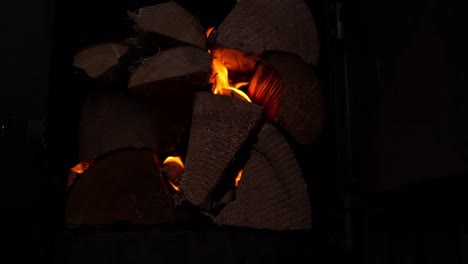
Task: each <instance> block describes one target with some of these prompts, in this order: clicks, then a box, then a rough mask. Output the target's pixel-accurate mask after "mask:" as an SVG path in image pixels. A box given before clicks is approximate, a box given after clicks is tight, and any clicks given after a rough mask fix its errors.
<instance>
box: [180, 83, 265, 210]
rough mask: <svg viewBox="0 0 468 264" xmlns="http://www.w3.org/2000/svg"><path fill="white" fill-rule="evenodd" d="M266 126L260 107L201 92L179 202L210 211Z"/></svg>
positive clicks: (193, 118)
mask: <svg viewBox="0 0 468 264" xmlns="http://www.w3.org/2000/svg"><path fill="white" fill-rule="evenodd" d="M262 123H263V120H262V108H261V107H260V106H258V105H255V104H251V103H248V102H245V101H243V100H240V99H237V98H235V97H230V96H222V95H215V94H212V93H209V92H198V93H197V94H196V96H195V101H194V107H193V116H192V126H191V128H190V138H189V143H188V150H187V156H186V160H185V174H184V176H183V177H182V180H181V184H180V192H179V193H178V195H177V196H178V197H177V198H176V199H177V200H178V203H179V204H183V203H184V202H188V203H189V204H191V205H194V206H196V207H199V208H201V209H202V210H206V211H208V210H210V207H211V204H210V203H211V201H210V200H211V198H212V195H213V193H214V192H215V191H216V189H217V188H221V187H220V186H221V185H222V183H223V181H225V180H228V179H229V178H230V175H229V174H230V173H231V172H232V167H234V166H235V163H236V162H237V161H240V160H242V155H246V154H247V155H248V151H247V152H246V151H245V150H246V149H247V150H248V149H249V147H251V146H249V145H250V144H253V143H252V139H255V137H256V135H257V133H258V132H259V130H260V128H261V124H262ZM234 176H235V175H234Z"/></svg>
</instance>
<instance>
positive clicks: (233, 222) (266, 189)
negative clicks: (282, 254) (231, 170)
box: [214, 123, 312, 230]
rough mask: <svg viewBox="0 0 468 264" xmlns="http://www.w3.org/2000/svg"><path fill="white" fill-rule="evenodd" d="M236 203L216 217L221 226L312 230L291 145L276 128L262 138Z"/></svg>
mask: <svg viewBox="0 0 468 264" xmlns="http://www.w3.org/2000/svg"><path fill="white" fill-rule="evenodd" d="M236 192H237V193H236V199H235V200H234V201H232V202H230V203H227V204H226V206H225V207H224V209H222V210H221V212H220V213H219V214H218V215H217V216H215V217H214V222H215V223H217V224H219V225H230V226H240V227H249V228H257V229H271V230H293V229H310V228H311V223H312V215H311V207H310V200H309V199H310V198H309V193H308V189H307V186H306V183H305V179H304V176H303V174H302V171H301V169H300V167H299V164H298V162H297V160H296V158H295V156H294V153H293V152H292V150H291V148H290V146H289V144H288V143H287V141H286V140H285V138H284V137H283V135H282V134H281V132H279V131H278V130H277V129H276V128H275V127H274V126H273V125H271V124H270V123H266V124H265V125H264V126H263V128H262V131H261V132H260V134H259V135H258V143H257V144H256V145H254V148H253V151H252V155H251V158H250V159H249V160H248V161H247V164H246V165H245V167H244V169H243V174H242V178H241V180H240V182H239V187H238V188H237V190H236Z"/></svg>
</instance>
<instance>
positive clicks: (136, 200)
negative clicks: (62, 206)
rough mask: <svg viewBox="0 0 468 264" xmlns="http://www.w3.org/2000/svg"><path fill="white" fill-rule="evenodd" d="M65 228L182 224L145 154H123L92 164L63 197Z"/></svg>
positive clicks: (183, 217)
mask: <svg viewBox="0 0 468 264" xmlns="http://www.w3.org/2000/svg"><path fill="white" fill-rule="evenodd" d="M65 211H66V213H65V223H66V224H67V225H107V224H119V223H126V224H167V223H177V222H182V221H186V220H187V219H188V218H189V215H188V214H187V213H186V212H183V211H181V210H179V209H176V208H175V206H174V203H173V200H172V197H171V195H170V192H169V190H168V188H167V186H166V184H165V182H164V180H163V179H162V177H161V176H160V174H159V167H158V164H156V162H155V160H154V158H153V152H151V151H148V150H137V149H134V150H125V151H119V152H116V153H113V154H112V155H108V156H106V157H103V158H102V159H100V160H96V161H95V162H94V164H93V165H91V166H90V167H89V168H88V169H87V170H86V171H85V172H84V173H83V174H82V175H81V176H80V177H79V178H78V179H77V180H76V181H75V182H74V184H73V185H72V187H71V189H70V191H69V192H68V193H67V199H66V210H65Z"/></svg>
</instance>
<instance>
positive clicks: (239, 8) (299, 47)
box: [216, 0, 319, 64]
mask: <svg viewBox="0 0 468 264" xmlns="http://www.w3.org/2000/svg"><path fill="white" fill-rule="evenodd" d="M216 44H217V45H220V46H222V47H226V48H231V49H236V50H240V51H244V52H247V53H253V54H257V55H261V54H263V52H264V51H282V52H289V53H292V54H296V55H298V56H299V57H301V58H302V59H303V60H304V61H305V62H307V63H311V64H317V62H318V58H319V41H318V33H317V29H316V26H315V21H314V18H313V17H312V14H311V12H310V9H309V7H308V6H307V4H306V3H305V2H304V1H303V0H288V1H282V0H242V1H239V2H237V4H236V6H235V7H234V8H233V9H232V10H231V12H230V13H229V14H228V16H227V17H226V18H225V19H224V20H223V22H222V23H221V24H220V25H219V27H218V30H217V37H216Z"/></svg>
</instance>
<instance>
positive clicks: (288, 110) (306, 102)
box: [247, 53, 325, 144]
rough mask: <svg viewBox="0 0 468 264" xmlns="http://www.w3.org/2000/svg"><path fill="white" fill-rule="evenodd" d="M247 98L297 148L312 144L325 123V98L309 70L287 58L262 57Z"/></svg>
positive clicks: (316, 78)
mask: <svg viewBox="0 0 468 264" xmlns="http://www.w3.org/2000/svg"><path fill="white" fill-rule="evenodd" d="M247 94H248V95H249V96H250V98H251V99H252V102H254V103H257V104H260V105H262V106H263V107H264V108H265V112H266V113H267V115H268V118H269V119H277V121H278V122H279V124H280V126H281V128H282V129H284V130H285V131H286V132H287V133H289V134H290V135H291V136H292V137H293V138H294V139H295V140H296V141H297V142H298V143H300V144H312V143H313V142H315V140H316V139H317V137H318V136H319V134H320V132H321V131H322V128H323V126H324V122H325V106H324V103H325V98H324V93H323V90H322V87H321V86H320V83H319V79H318V76H317V74H316V73H315V71H314V69H313V68H312V66H310V65H308V64H306V63H305V62H304V61H302V60H301V59H300V58H299V57H297V56H293V55H290V54H282V53H276V54H273V53H272V54H268V55H264V56H263V57H262V60H261V62H260V64H259V66H258V67H257V69H256V73H255V75H254V77H253V78H252V80H251V82H250V85H249V89H248V92H247Z"/></svg>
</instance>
